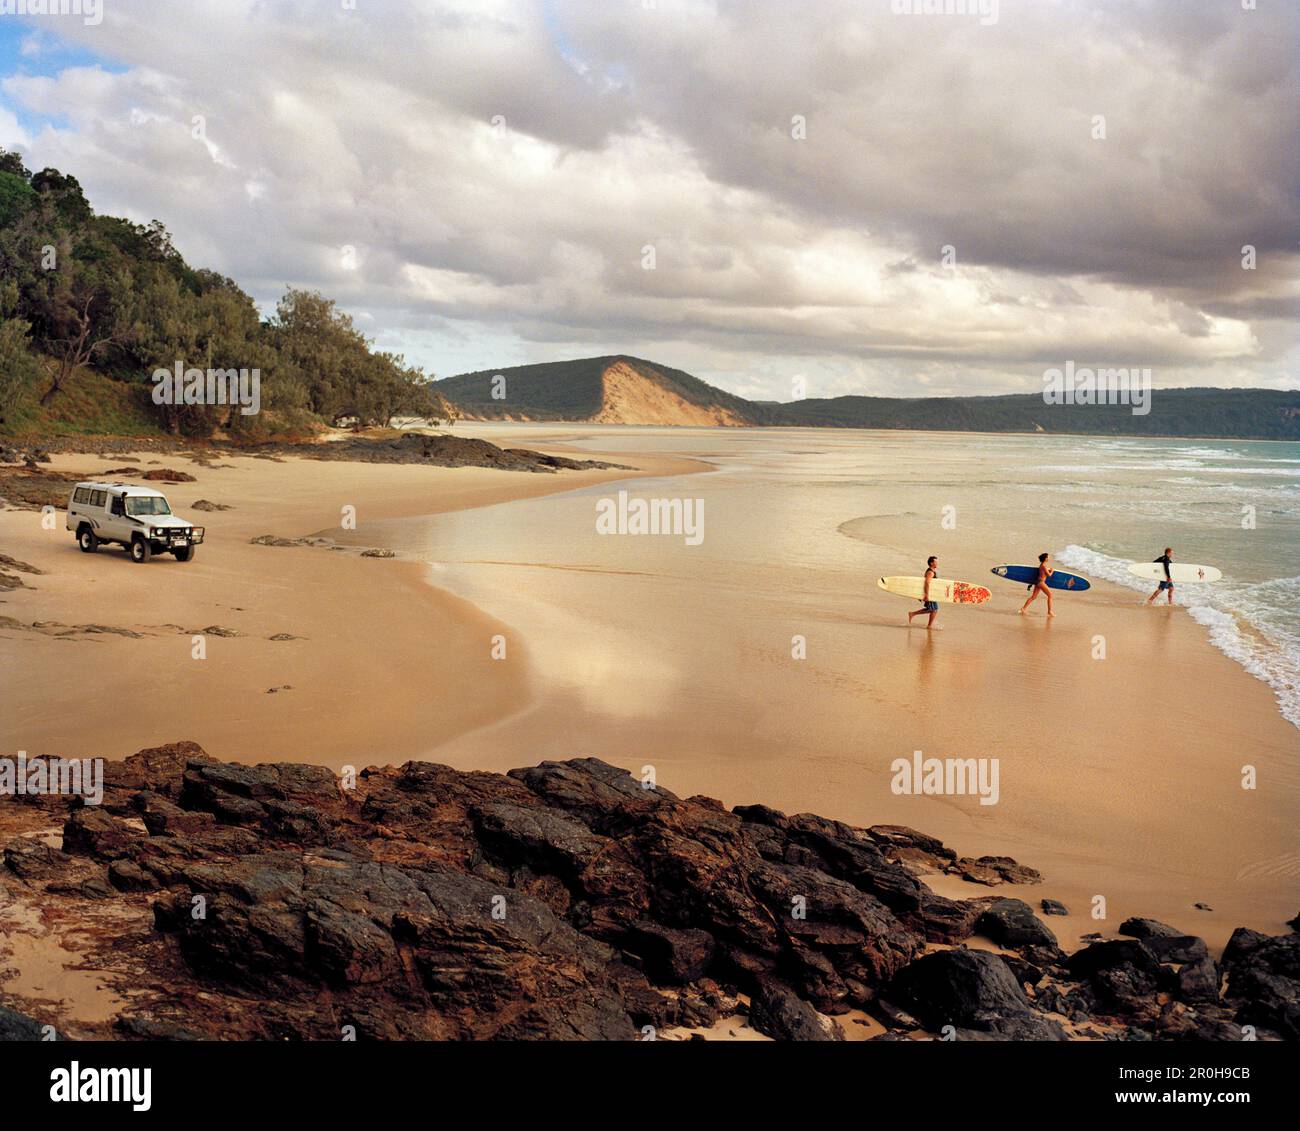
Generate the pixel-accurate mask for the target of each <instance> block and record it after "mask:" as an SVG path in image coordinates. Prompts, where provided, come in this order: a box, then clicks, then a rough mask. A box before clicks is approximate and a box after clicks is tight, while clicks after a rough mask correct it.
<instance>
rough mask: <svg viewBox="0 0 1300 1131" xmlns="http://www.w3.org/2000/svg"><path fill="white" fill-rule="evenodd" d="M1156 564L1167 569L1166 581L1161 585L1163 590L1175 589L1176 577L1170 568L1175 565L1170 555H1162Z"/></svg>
mask: <svg viewBox="0 0 1300 1131" xmlns="http://www.w3.org/2000/svg"><path fill="white" fill-rule="evenodd" d="M1156 564H1157V565H1162V566H1164V567H1165V579H1164V581H1162V582H1161V583H1160V588H1161V589H1172V588H1173V587H1174V575H1173V574H1172V573H1170V572H1169V567H1170V566H1171V565H1172V564H1173V563H1172V561H1171V560H1170V558H1169V555H1168V554H1161V555H1160V556H1159V557H1158V558H1156Z"/></svg>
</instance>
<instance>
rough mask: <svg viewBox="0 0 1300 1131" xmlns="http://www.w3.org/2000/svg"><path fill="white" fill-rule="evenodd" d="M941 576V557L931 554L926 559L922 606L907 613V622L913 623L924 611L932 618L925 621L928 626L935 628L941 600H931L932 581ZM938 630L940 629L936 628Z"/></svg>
mask: <svg viewBox="0 0 1300 1131" xmlns="http://www.w3.org/2000/svg"><path fill="white" fill-rule="evenodd" d="M938 576H939V559H938V558H936V557H935V556H934V555H933V554H931V555H930V556H929V557H928V558H926V559H925V589H924V590H922V592H923V594H924V595H923V596H922V597H921V607H920V608H919V609H913V610H912V612H910V613H908V614H907V623H908V624H909V625H910V624H911V623H912V618H913V617H919V616H920V615H921V614H922V613H929V614H930V619H929V620H928V621H926V622H925V627H926V628H934V619H935V617H937V616H938V615H939V602H938V601H931V600H930V582H931V581H933V580H934V579H935V578H936V577H938ZM935 631H936V632H937V631H938V629H935Z"/></svg>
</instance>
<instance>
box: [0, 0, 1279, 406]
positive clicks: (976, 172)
mask: <svg viewBox="0 0 1300 1131" xmlns="http://www.w3.org/2000/svg"><path fill="white" fill-rule="evenodd" d="M1228 7H1231V6H1228ZM544 13H546V15H545V18H544ZM1296 28H1297V17H1296V14H1295V11H1294V10H1292V9H1289V8H1288V7H1285V6H1284V7H1282V8H1277V7H1275V8H1271V9H1269V10H1267V11H1264V10H1261V11H1256V12H1253V13H1249V14H1248V15H1247V14H1239V13H1236V12H1228V11H1227V8H1223V9H1217V8H1214V7H1213V6H1205V7H1195V8H1193V7H1190V6H1188V5H1185V4H1179V3H1171V2H1167V0H1152V2H1151V3H1148V4H1145V5H1142V6H1141V7H1139V8H1133V7H1132V6H1131V5H1124V6H1121V5H1119V4H1118V3H1109V2H1099V3H1094V4H1091V5H1089V4H1083V3H1074V2H1065V0H1062V2H1058V3H1052V4H1045V3H1041V2H1039V3H1033V4H1030V3H1020V2H1016V0H1003V2H1002V4H1001V9H1000V16H999V21H998V23H997V24H996V25H994V26H992V27H987V28H985V27H980V26H979V25H978V23H977V22H975V23H972V22H971V21H969V20H964V19H961V18H947V17H934V18H927V19H919V18H915V17H895V16H892V15H891V14H890V12H889V5H888V3H886V2H884V0H882V2H881V3H879V4H873V3H868V2H865V0H852V2H847V0H846V2H839V0H825V2H824V3H820V4H818V5H816V6H815V7H812V6H806V5H790V4H788V3H781V2H777V0H755V2H754V3H750V4H746V5H743V6H731V5H727V6H722V5H716V4H711V3H704V2H692V3H674V2H673V0H658V3H657V5H656V6H655V7H654V8H652V9H646V8H644V7H643V6H642V5H640V4H637V3H627V4H602V5H593V4H590V3H576V2H574V3H571V2H569V0H556V2H555V3H554V4H552V5H548V6H546V7H545V8H543V7H541V6H537V5H533V4H527V3H523V2H519V3H515V2H513V0H493V2H492V3H490V4H489V3H483V2H481V0H474V2H470V0H465V2H463V3H456V4H449V3H433V2H429V3H423V4H419V5H413V4H396V3H392V4H389V3H383V2H381V0H363V2H362V3H359V4H358V5H357V8H356V9H355V10H352V11H349V10H344V9H341V8H340V9H339V10H337V11H335V10H332V9H329V10H326V9H322V7H321V6H320V5H318V4H310V3H308V2H307V0H284V2H278V3H271V2H265V3H254V2H253V0H243V2H242V3H239V4H236V3H233V2H232V0H193V2H191V3H188V4H186V5H184V6H166V7H160V6H158V5H155V4H149V3H144V2H143V0H116V2H115V3H114V4H113V5H111V6H109V7H108V8H107V9H106V13H105V20H104V22H103V24H102V25H101V26H99V27H94V28H81V27H80V26H78V25H76V24H75V22H74V23H72V24H69V25H68V26H67V27H62V28H59V29H57V30H58V31H60V32H61V33H62V34H65V35H68V36H74V37H77V39H78V40H79V42H80V44H81V45H82V46H83V47H85V48H88V49H90V50H93V51H95V52H98V53H99V54H101V55H102V56H104V57H106V58H110V59H112V60H114V61H116V62H118V63H120V64H123V65H124V66H125V67H126V69H125V70H124V71H122V72H121V73H114V72H110V71H108V70H105V69H100V68H95V67H73V68H67V69H64V70H62V71H58V72H57V73H55V74H53V75H51V76H24V75H16V76H11V77H10V78H8V79H6V80H4V82H3V83H2V84H0V91H2V92H3V94H4V96H5V97H6V98H7V99H9V100H10V101H11V102H12V103H15V104H17V105H20V106H22V107H23V109H24V110H25V111H26V112H27V113H28V114H30V115H32V116H34V117H39V118H42V119H44V120H46V121H48V123H49V124H47V125H45V126H44V127H43V128H41V129H39V130H37V131H33V132H32V134H31V136H27V135H25V134H23V133H22V131H21V129H20V127H19V124H18V120H17V118H16V117H15V116H14V115H13V114H12V113H11V112H9V111H6V110H5V109H4V108H3V106H0V136H6V137H13V138H14V139H15V141H16V142H17V143H19V144H22V145H23V146H24V147H25V148H26V149H27V151H28V153H29V158H30V160H29V164H35V165H36V166H38V167H39V166H42V165H53V166H55V167H58V168H60V169H62V170H64V171H65V172H69V173H71V174H73V175H75V176H76V177H78V179H79V180H81V182H82V183H83V185H84V186H85V187H86V189H87V192H88V194H89V196H90V199H91V201H92V203H93V204H94V205H95V206H96V207H97V208H98V209H99V210H101V211H107V212H114V213H118V214H125V215H129V216H131V217H132V218H134V219H137V220H148V219H152V218H154V217H157V218H159V219H162V220H163V221H164V222H165V223H167V224H168V226H169V227H170V228H171V229H172V230H173V232H174V234H175V237H176V242H177V245H178V246H179V247H180V248H181V249H182V251H183V252H184V253H185V254H186V256H187V258H189V259H190V260H191V261H192V262H194V263H196V264H200V265H203V266H210V267H213V268H214V269H216V270H219V271H221V272H222V273H224V274H228V275H231V276H232V277H234V278H235V279H237V280H239V281H240V282H241V284H242V285H244V286H245V287H246V288H248V289H249V290H250V291H251V292H252V293H254V294H255V296H256V297H257V298H258V299H259V301H261V302H262V303H263V304H264V305H265V306H267V307H269V306H270V305H272V304H273V302H274V300H275V298H276V297H277V296H278V295H279V293H280V292H281V291H282V289H283V287H284V286H285V285H286V284H293V285H307V286H315V287H319V288H321V289H322V290H324V291H325V292H326V293H328V294H331V295H333V296H335V297H337V298H338V299H339V300H340V302H341V303H342V304H343V305H344V306H345V307H346V308H349V309H352V310H361V309H364V310H366V311H367V312H368V313H369V314H370V315H371V316H372V318H373V322H370V323H368V325H373V326H374V327H375V332H376V333H378V334H379V337H380V340H381V343H383V344H384V345H386V346H397V347H398V348H401V349H403V350H404V351H405V352H406V353H407V355H408V357H409V358H410V359H411V360H414V361H417V362H419V363H421V364H425V365H428V366H429V367H431V368H433V369H435V370H437V371H438V372H439V373H441V374H447V373H451V372H456V371H458V370H461V369H465V368H485V367H489V366H494V365H505V364H510V363H518V362H520V361H525V360H542V359H550V358H555V357H562V356H573V355H575V354H601V353H612V352H630V353H637V354H639V355H641V356H648V357H651V358H655V359H658V360H661V361H663V362H664V363H666V364H670V365H674V366H678V367H681V368H685V369H689V370H692V371H694V372H697V373H699V374H700V375H701V376H704V377H706V378H711V379H716V380H719V381H720V382H722V383H725V384H727V385H728V386H729V387H731V388H734V389H736V390H737V391H741V392H745V393H748V394H749V395H758V396H775V397H780V396H785V395H788V388H789V383H790V381H789V379H790V377H791V375H793V374H795V373H800V372H803V373H807V375H808V376H809V380H810V395H825V394H824V393H818V392H815V391H814V389H827V390H828V389H834V390H835V391H836V392H880V393H895V394H898V393H909V392H928V393H944V392H957V391H962V392H971V391H981V390H982V391H1012V390H1014V389H1017V388H1022V387H1028V385H1027V383H1030V382H1036V381H1037V379H1038V374H1040V373H1041V371H1042V368H1043V366H1044V365H1047V364H1058V363H1060V362H1061V361H1063V360H1064V359H1067V358H1075V359H1079V360H1080V361H1081V363H1082V362H1083V361H1084V360H1085V359H1089V360H1094V361H1097V362H1114V363H1116V364H1119V363H1129V364H1143V365H1151V366H1152V367H1153V368H1155V370H1156V380H1157V382H1158V383H1162V384H1188V383H1197V384H1213V383H1225V384H1241V383H1251V382H1255V383H1260V384H1286V383H1293V382H1292V381H1291V379H1289V378H1288V377H1287V376H1286V373H1287V371H1288V370H1291V369H1293V363H1294V360H1295V354H1296V351H1297V343H1296V334H1295V329H1294V313H1295V310H1296V305H1297V298H1298V294H1297V290H1298V288H1297V286H1296V284H1295V282H1294V281H1293V280H1294V278H1295V275H1296V272H1295V267H1296V258H1295V254H1294V232H1295V227H1296V220H1297V218H1300V217H1298V213H1297V203H1296V198H1295V195H1294V193H1293V191H1291V186H1293V184H1294V181H1295V174H1296V161H1295V150H1294V145H1293V144H1291V143H1290V141H1289V139H1290V138H1291V137H1292V136H1293V135H1294V131H1295V128H1296V124H1297V121H1296V118H1297V115H1296V107H1295V102H1294V98H1293V96H1292V91H1293V90H1294V87H1295V85H1296V80H1297V77H1298V76H1297V71H1298V70H1300V62H1298V61H1297V60H1298V59H1300V53H1297V52H1296V51H1295V50H1294V47H1295V44H1296V38H1297V36H1296ZM1098 113H1100V114H1105V116H1106V123H1107V139H1106V140H1105V141H1096V140H1093V138H1092V137H1091V135H1090V129H1091V123H1092V116H1093V115H1094V114H1098ZM795 114H801V115H803V116H804V117H805V119H806V121H807V137H806V139H804V140H796V139H794V138H793V137H791V133H790V123H791V118H792V116H793V115H795ZM196 116H200V117H202V119H203V123H204V129H203V132H202V136H201V137H200V138H198V139H196V138H195V137H194V136H193V122H194V119H195V117H196ZM1244 243H1252V244H1254V245H1255V246H1257V248H1258V254H1259V257H1260V259H1259V263H1260V265H1259V269H1258V270H1257V271H1255V272H1245V271H1242V270H1241V266H1240V248H1241V246H1242V244H1244ZM647 245H649V246H653V248H654V252H655V259H656V267H655V269H654V270H653V271H647V270H644V269H643V267H642V261H643V250H642V249H643V248H645V247H646V246H647ZM944 245H952V246H953V247H954V248H955V249H956V260H957V263H956V267H955V268H954V269H951V270H950V269H947V268H945V267H944V266H942V265H941V263H940V248H941V247H942V246H944ZM344 247H350V248H353V249H354V254H353V256H352V257H351V258H350V259H348V258H347V257H344V256H343V255H342V254H341V249H342V248H344ZM476 343H477V344H478V346H480V347H481V348H479V349H476Z"/></svg>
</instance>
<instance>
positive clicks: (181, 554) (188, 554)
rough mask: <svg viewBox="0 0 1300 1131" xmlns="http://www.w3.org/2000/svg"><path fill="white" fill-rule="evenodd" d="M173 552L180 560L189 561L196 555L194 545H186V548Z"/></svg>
mask: <svg viewBox="0 0 1300 1131" xmlns="http://www.w3.org/2000/svg"><path fill="white" fill-rule="evenodd" d="M172 553H173V554H175V555H176V560H177V561H178V562H187V561H189V560H190V559H191V558H192V557H194V547H193V546H186V547H185V549H183V550H173V551H172Z"/></svg>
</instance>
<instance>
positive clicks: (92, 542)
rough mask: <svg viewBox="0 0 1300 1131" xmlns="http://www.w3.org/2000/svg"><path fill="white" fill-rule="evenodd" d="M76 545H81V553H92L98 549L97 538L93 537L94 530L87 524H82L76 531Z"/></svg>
mask: <svg viewBox="0 0 1300 1131" xmlns="http://www.w3.org/2000/svg"><path fill="white" fill-rule="evenodd" d="M77 545H78V546H80V547H81V552H82V553H83V554H93V553H94V552H95V551H96V550H98V549H99V539H98V538H96V537H95V532H94V531H93V530H91V529H90V527H89V526H83V527H82V528H81V529H80V530H78V531H77Z"/></svg>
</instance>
